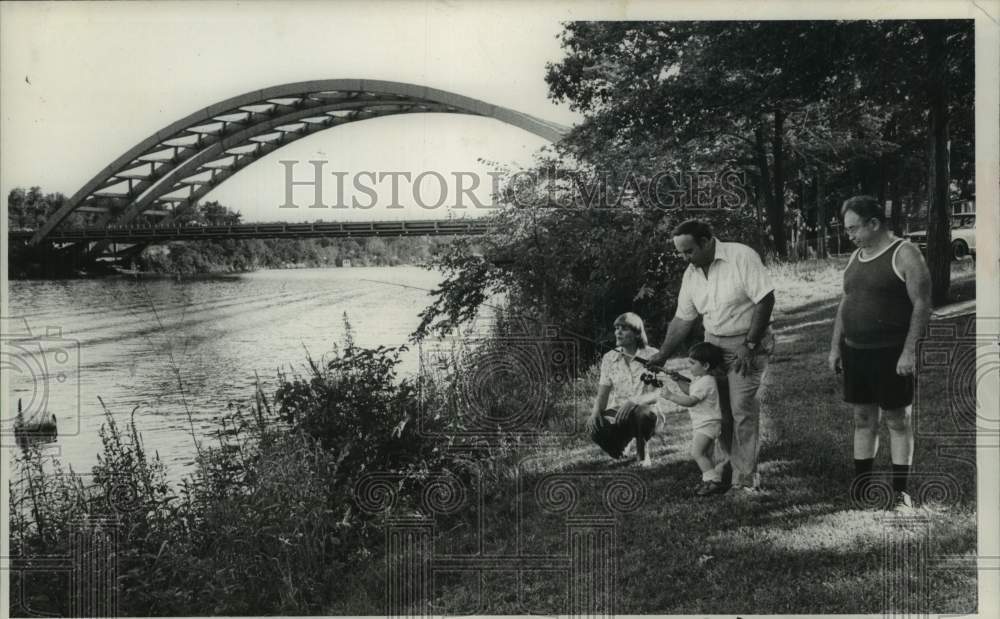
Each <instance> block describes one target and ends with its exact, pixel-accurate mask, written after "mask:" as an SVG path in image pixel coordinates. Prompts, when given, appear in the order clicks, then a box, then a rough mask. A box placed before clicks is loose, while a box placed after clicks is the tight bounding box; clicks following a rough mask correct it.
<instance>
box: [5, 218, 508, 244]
mask: <svg viewBox="0 0 1000 619" xmlns="http://www.w3.org/2000/svg"><path fill="white" fill-rule="evenodd" d="M488 229H489V226H488V225H487V223H486V222H485V221H477V220H454V219H450V220H449V219H445V220H411V221H367V222H338V223H332V222H325V223H311V224H310V223H293V224H289V223H253V224H237V225H232V226H198V225H188V226H174V225H161V226H108V227H94V228H76V229H72V228H70V229H63V230H60V229H56V230H53V231H52V232H50V233H49V234H48V236H47V237H46V239H45V240H46V241H50V242H55V243H68V242H76V241H110V242H124V243H128V242H136V241H181V240H198V239H205V240H207V239H240V238H245V239H265V238H297V239H303V238H320V237H334V238H336V237H371V236H385V237H393V236H444V235H461V234H464V235H475V234H483V233H485V232H486V231H487V230H488ZM7 234H8V239H9V240H11V241H14V240H17V241H28V240H30V239H31V237H32V236H33V235H34V234H35V231H34V230H12V231H9V232H8V233H7Z"/></svg>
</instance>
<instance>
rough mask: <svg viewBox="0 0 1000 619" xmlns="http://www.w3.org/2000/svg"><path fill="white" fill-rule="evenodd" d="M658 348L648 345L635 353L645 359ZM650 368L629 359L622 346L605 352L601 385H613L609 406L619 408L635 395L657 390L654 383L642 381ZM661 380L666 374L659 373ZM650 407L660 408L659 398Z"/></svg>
mask: <svg viewBox="0 0 1000 619" xmlns="http://www.w3.org/2000/svg"><path fill="white" fill-rule="evenodd" d="M657 352H658V351H657V349H655V348H653V347H652V346H646V347H645V348H640V349H638V350H637V351H636V353H635V355H636V356H637V357H641V358H643V359H649V358H650V357H652V356H653V355H655V354H656V353H657ZM648 371H649V370H647V369H646V366H644V365H643V364H642V363H641V362H639V361H635V360H634V359H629V357H627V356H626V355H625V354H623V353H622V351H621V349H620V348H616V349H614V350H610V351H608V352H606V353H604V357H602V358H601V378H600V381H599V383H600V385H602V386H604V387H609V386H610V387H611V394H610V395H609V396H608V406H607V407H608V408H613V409H615V410H618V409H619V408H621V405H622V404H624V403H625V400H627V399H629V397H631V396H634V395H642V394H644V393H650V392H653V391H656V387H654V386H653V385H646V384H643V382H642V375H643V373H645V372H648ZM657 376H658V377H659V378H660V380H663V379H664V378H665V375H664V374H657ZM650 409H651V410H653V411H656V410H658V409H659V400H657V402H656V403H654V404H652V405H650Z"/></svg>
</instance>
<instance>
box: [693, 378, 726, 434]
mask: <svg viewBox="0 0 1000 619" xmlns="http://www.w3.org/2000/svg"><path fill="white" fill-rule="evenodd" d="M688 395H690V396H691V397H693V398H698V400H699V401H698V403H697V404H695V405H694V406H689V407H688V413H689V414H690V415H691V427H692V429H694V430H697V429H698V428H701V427H704V426H706V425H712V424H714V423H715V422H717V421H722V409H720V408H719V386H718V384H717V383H716V382H715V377H714V376H710V375H708V374H705V375H704V376H699V377H698V378H696V379H694V380H693V381H691V387H690V388H688Z"/></svg>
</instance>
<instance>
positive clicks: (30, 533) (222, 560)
mask: <svg viewBox="0 0 1000 619" xmlns="http://www.w3.org/2000/svg"><path fill="white" fill-rule="evenodd" d="M503 328H504V327H500V330H499V331H498V330H493V331H491V332H489V333H487V334H486V335H487V337H485V338H483V339H481V340H477V341H476V345H474V346H466V347H457V348H454V349H453V350H452V351H451V353H450V356H449V358H448V359H447V360H446V362H445V363H443V364H440V365H438V366H436V367H435V369H434V370H433V371H430V370H428V371H425V372H423V373H422V375H421V376H419V377H417V378H404V379H402V380H400V379H399V378H398V376H397V374H396V368H397V366H398V364H399V358H400V354H401V352H402V350H403V349H392V348H377V349H366V348H361V347H358V346H357V345H355V343H354V341H353V336H352V333H351V330H350V325H347V329H346V332H347V335H346V336H345V339H344V342H343V345H342V346H340V347H338V348H337V349H335V350H334V351H333V352H332V353H331V354H330V355H329V357H328V358H323V359H319V360H314V359H309V360H308V370H307V371H306V372H305V373H303V374H302V375H297V374H295V375H282V376H280V377H279V378H280V380H279V386H278V388H277V390H276V392H275V393H274V395H273V397H268V396H267V395H266V394H264V393H263V392H262V391H261V390H260V387H259V386H258V389H257V392H256V393H255V394H254V398H253V401H252V402H251V403H249V404H248V405H241V406H232V405H230V408H229V409H228V410H226V411H225V414H223V415H222V416H221V417H220V418H219V419H218V424H219V425H218V429H217V431H216V432H215V433H214V434H213V436H212V437H211V439H210V440H207V441H205V442H204V444H203V449H202V450H201V451H200V454H199V456H198V458H197V461H196V466H195V467H194V470H193V472H192V473H191V474H190V475H189V476H188V477H186V478H184V479H183V480H182V481H181V483H180V484H179V485H176V486H172V485H171V484H168V483H167V476H166V470H165V467H164V465H163V464H162V463H161V461H160V459H159V457H158V455H157V454H149V453H148V452H147V451H146V449H145V447H144V445H143V441H142V436H141V434H140V432H139V431H138V429H137V426H136V424H135V422H134V420H133V419H130V420H129V422H128V423H127V424H125V426H124V427H121V426H119V424H118V423H116V421H115V417H114V415H112V414H111V412H110V411H107V410H106V409H105V414H106V422H105V424H104V426H103V427H102V429H101V433H100V436H101V441H102V448H101V454H100V455H99V458H98V464H97V465H96V466H95V467H94V468H93V471H92V474H91V475H90V476H83V475H79V474H77V473H75V472H74V471H72V470H70V471H63V470H62V469H61V467H60V465H59V462H58V460H57V459H54V458H52V457H51V456H43V454H42V453H41V452H40V451H38V450H31V451H27V452H25V453H24V454H23V455H22V457H21V458H20V459H19V460H18V468H17V470H16V471H15V474H14V475H12V477H11V482H10V493H11V502H12V510H11V511H12V517H11V529H10V539H11V549H12V552H13V553H14V554H15V555H16V556H19V557H22V558H23V559H24V561H23V562H22V563H21V565H23V566H25V567H28V568H30V567H31V565H32V562H33V561H34V562H35V563H37V564H38V565H41V562H43V561H44V560H45V558H46V557H52V556H69V555H72V544H73V542H72V539H73V536H74V533H75V532H77V531H78V530H79V527H80V526H81V523H83V522H95V521H101V522H105V523H107V524H108V525H109V526H113V527H114V528H115V530H117V531H118V532H119V543H118V546H117V548H116V552H115V557H114V559H115V567H116V581H115V582H114V586H115V590H116V592H117V600H118V607H117V608H116V609H115V611H116V612H117V613H118V614H121V615H133V616H138V615H213V614H224V615H261V614H282V615H293V614H295V615H305V614H321V613H323V614H330V613H334V614H359V613H360V614H381V613H382V612H384V608H383V606H382V604H383V601H382V599H381V597H379V596H378V595H377V594H374V595H373V594H371V593H370V592H372V591H378V590H379V589H380V588H381V581H382V579H383V578H384V574H383V573H382V567H381V565H382V564H381V562H379V561H375V560H373V559H374V558H375V557H378V556H380V554H381V552H382V550H381V546H382V544H383V537H384V528H383V527H382V526H381V523H382V518H384V517H385V516H387V515H391V514H393V513H396V514H424V515H429V512H428V506H427V501H426V500H424V498H423V496H422V492H423V491H424V489H425V488H426V487H427V483H428V481H429V480H432V479H434V478H435V476H440V475H445V474H446V475H448V476H450V477H451V478H454V479H457V480H459V481H460V483H463V484H466V485H475V486H476V487H478V488H480V489H483V490H486V491H489V489H490V488H495V487H500V486H501V485H502V484H503V483H505V482H506V481H509V479H510V474H511V473H510V472H511V471H512V470H513V468H514V467H515V466H516V461H517V458H518V457H519V455H520V454H521V453H523V449H524V448H525V447H527V446H529V445H531V444H534V442H535V441H536V440H537V436H538V435H539V433H538V430H539V429H540V426H538V424H539V423H540V424H542V425H543V426H544V425H547V424H548V423H549V419H548V418H547V417H545V415H546V414H547V412H550V411H543V410H539V411H538V412H539V413H540V414H541V417H539V418H538V419H533V420H531V421H532V422H534V423H535V426H530V424H529V426H530V427H529V428H528V430H534V433H532V432H531V431H527V432H525V431H523V430H524V428H520V427H517V428H515V427H513V426H511V425H510V424H509V423H507V422H504V421H503V420H505V419H517V418H518V417H517V413H518V411H519V410H520V409H519V408H518V403H517V401H515V400H512V399H511V398H510V397H509V394H510V393H512V392H511V391H509V390H510V389H512V388H514V387H516V385H512V384H511V383H510V380H511V379H512V378H513V379H521V380H530V381H537V378H538V377H537V376H534V375H531V376H527V375H520V376H518V375H516V374H515V375H513V377H512V376H511V375H510V374H509V373H505V372H503V371H501V370H502V368H505V367H517V366H511V365H510V363H508V361H509V360H510V359H511V358H514V359H515V360H521V361H523V354H524V352H525V351H524V350H523V345H524V342H525V340H524V338H514V337H499V336H498V334H501V333H502V332H503ZM544 350H545V348H544V346H543V347H542V348H540V349H539V348H537V347H535V348H531V349H530V352H531V353H532V354H537V353H538V352H539V351H544ZM504 394H508V395H504ZM540 401H541V402H542V404H544V405H545V406H549V407H554V406H555V403H556V402H558V401H560V396H557V395H549V394H543V395H542V396H541V400H540ZM133 412H134V411H133ZM484 413H485V414H484ZM489 420H493V421H496V420H501V421H500V423H499V424H496V423H494V424H493V425H492V426H491V425H490V422H489ZM486 430H488V432H484V431H486ZM371 473H383V474H387V475H390V476H391V477H392V479H393V480H395V481H394V482H393V483H394V487H393V489H392V491H393V495H394V497H395V502H394V503H393V504H392V505H391V506H390V507H387V508H386V510H385V511H382V512H380V513H371V512H367V511H365V510H363V509H360V508H359V502H358V501H357V500H356V497H355V490H356V487H357V486H358V484H359V482H360V481H362V479H363V478H364V476H365V475H368V474H371ZM90 559H93V557H91V558H90ZM87 560H88V559H87V558H86V557H82V558H80V561H81V562H83V561H87ZM76 567H78V568H80V569H86V567H85V565H84V564H83V563H81V564H80V565H78V566H76ZM12 585H13V588H12V591H15V592H23V595H21V594H17V595H12V596H11V606H10V609H9V610H10V613H11V614H12V615H21V616H25V615H30V614H34V613H37V612H39V611H41V612H46V613H54V614H60V615H67V614H70V613H71V612H72V610H73V608H75V607H78V606H79V603H80V600H79V599H73V597H72V596H74V595H76V596H80V595H84V592H81V591H76V590H75V589H73V588H71V587H68V585H67V583H66V580H65V577H64V576H62V575H60V574H58V573H55V572H52V573H49V572H45V571H42V572H36V571H31V572H21V571H17V572H14V573H13V574H12ZM74 604H76V606H74Z"/></svg>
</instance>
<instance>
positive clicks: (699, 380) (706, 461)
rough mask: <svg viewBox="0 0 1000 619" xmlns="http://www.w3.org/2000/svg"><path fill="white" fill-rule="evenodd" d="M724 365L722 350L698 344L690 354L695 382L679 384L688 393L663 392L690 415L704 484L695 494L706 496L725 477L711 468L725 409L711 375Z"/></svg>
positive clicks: (718, 487)
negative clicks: (723, 409) (722, 407)
mask: <svg viewBox="0 0 1000 619" xmlns="http://www.w3.org/2000/svg"><path fill="white" fill-rule="evenodd" d="M720 365H722V349H721V348H719V347H718V346H715V345H714V344H709V343H708V342H701V343H699V344H695V345H694V346H692V347H691V350H690V351H688V371H689V372H690V373H691V376H692V377H693V380H692V381H691V384H690V385H689V386H685V385H684V383H681V382H679V383H676V384H677V385H678V386H679V387H680V388H681V390H683V391H687V393H686V394H685V393H674V392H673V391H670V390H668V389H664V390H663V398H664V399H667V400H670V401H671V402H673V403H675V404H679V405H680V406H683V407H685V408H687V409H688V413H689V414H690V415H691V430H692V436H691V457H692V458H693V459H694V461H695V462H696V463H697V464H698V468H699V469H701V484H699V485H698V487H697V488H696V489H695V494H697V495H698V496H705V495H708V494H715V493H717V492H719V491H720V490H721V489H722V477H721V475H720V474H719V471H717V470H715V467H713V466H712V458H711V453H712V448H713V447H714V445H715V440H716V439H717V438H719V434H721V433H722V410H721V409H720V408H719V387H718V385H716V383H715V377H714V376H712V375H711V372H712V371H714V370H715V369H716V368H718V367H719V366H720Z"/></svg>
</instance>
